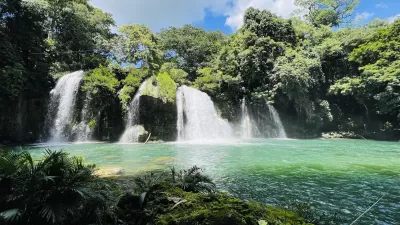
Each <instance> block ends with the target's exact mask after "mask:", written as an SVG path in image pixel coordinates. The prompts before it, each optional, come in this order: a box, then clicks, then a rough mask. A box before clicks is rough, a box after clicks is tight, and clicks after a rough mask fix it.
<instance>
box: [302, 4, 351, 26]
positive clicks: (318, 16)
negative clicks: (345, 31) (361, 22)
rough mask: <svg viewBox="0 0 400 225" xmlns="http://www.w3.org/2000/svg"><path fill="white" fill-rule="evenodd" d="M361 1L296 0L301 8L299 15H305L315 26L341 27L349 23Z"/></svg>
mask: <svg viewBox="0 0 400 225" xmlns="http://www.w3.org/2000/svg"><path fill="white" fill-rule="evenodd" d="M358 3H359V0H295V4H296V5H297V6H299V7H300V10H299V11H298V13H300V14H304V13H305V17H306V19H307V20H308V21H309V22H311V23H312V24H313V25H314V26H320V25H330V26H335V27H336V26H339V25H340V24H342V23H345V22H349V21H350V20H351V18H352V16H353V12H354V9H355V7H356V6H357V5H358Z"/></svg>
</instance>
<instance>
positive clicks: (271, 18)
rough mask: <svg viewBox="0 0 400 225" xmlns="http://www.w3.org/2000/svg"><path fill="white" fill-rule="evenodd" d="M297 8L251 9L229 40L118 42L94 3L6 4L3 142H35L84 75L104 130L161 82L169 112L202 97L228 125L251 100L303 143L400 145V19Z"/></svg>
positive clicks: (307, 5)
mask: <svg viewBox="0 0 400 225" xmlns="http://www.w3.org/2000/svg"><path fill="white" fill-rule="evenodd" d="M296 3H297V5H298V6H299V7H300V9H302V10H300V11H299V12H298V15H303V16H302V17H301V19H300V17H293V18H291V19H283V18H280V17H278V16H276V15H274V14H273V13H271V12H269V11H266V10H258V9H254V8H249V9H248V10H247V11H246V13H245V15H244V25H243V26H242V27H241V28H240V29H239V30H238V31H236V32H235V33H234V34H231V35H225V34H223V33H222V32H219V31H207V30H204V29H203V28H199V27H195V26H193V25H185V26H183V27H170V28H167V29H163V30H161V31H160V32H158V33H154V32H153V31H152V30H150V29H149V28H148V27H147V26H145V25H138V24H129V25H123V26H120V27H119V28H118V29H117V30H118V32H116V33H113V32H112V27H113V26H115V22H114V20H113V18H112V15H110V14H108V13H106V12H103V11H102V10H100V9H98V8H95V7H93V6H92V5H91V4H90V2H89V1H88V0H0V80H1V85H0V106H1V108H0V141H11V142H17V141H36V140H37V139H38V138H39V136H40V132H41V130H42V127H43V125H41V124H43V121H44V117H45V115H46V106H47V105H46V104H47V99H48V96H49V92H50V90H51V89H52V88H53V87H54V85H55V81H56V80H57V79H58V78H59V77H61V76H62V75H63V74H66V73H67V72H71V71H76V70H84V71H87V74H86V76H85V78H84V85H82V87H81V90H80V91H82V92H86V93H87V94H88V96H90V97H89V99H90V109H91V110H90V113H91V114H93V120H92V121H90V123H91V124H92V125H93V126H95V125H96V124H100V123H101V122H100V120H101V121H103V123H105V122H104V121H112V118H114V117H115V116H118V115H119V114H124V111H126V108H127V107H128V105H129V102H131V101H132V98H133V96H134V94H135V92H136V91H137V89H138V87H139V86H140V84H141V83H142V81H144V80H145V79H147V78H149V77H152V76H155V77H157V79H155V81H154V82H159V83H162V85H161V86H162V87H163V90H162V92H163V93H165V94H164V95H163V101H165V102H174V101H175V98H174V95H175V90H176V88H177V87H179V86H180V85H183V84H185V85H188V86H193V87H196V88H198V89H199V90H201V91H204V92H206V93H208V94H209V95H210V96H211V97H212V98H213V100H214V101H215V102H216V104H217V105H224V106H221V111H222V114H223V115H224V117H226V118H228V119H229V120H235V119H236V118H235V115H236V114H235V109H236V108H238V107H236V106H237V105H239V104H240V103H239V102H240V100H241V99H243V98H245V99H248V101H249V102H251V103H252V104H257V103H259V102H264V103H265V101H268V102H269V103H271V104H274V105H275V107H276V108H277V109H278V110H279V111H280V113H281V114H282V117H283V120H284V121H286V122H285V125H286V127H288V129H289V130H290V131H291V132H290V133H291V136H292V137H317V136H319V135H320V134H321V133H322V132H330V131H335V132H353V133H354V134H357V135H362V136H365V137H370V138H375V139H395V138H396V137H397V138H398V137H399V136H400V20H396V21H393V22H389V21H383V20H374V21H372V22H371V23H368V24H362V25H355V24H352V23H351V18H352V14H353V11H354V7H355V6H356V5H357V1H356V0H353V1H322V0H297V1H296ZM304 12H306V13H305V14H304ZM295 16H296V15H295ZM116 108H119V109H121V110H116Z"/></svg>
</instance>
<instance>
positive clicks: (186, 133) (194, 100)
mask: <svg viewBox="0 0 400 225" xmlns="http://www.w3.org/2000/svg"><path fill="white" fill-rule="evenodd" d="M176 103H177V110H178V122H177V128H178V141H193V140H216V139H228V138H232V135H233V130H232V127H231V125H230V124H229V123H228V122H227V121H226V120H223V119H222V118H221V117H220V116H219V115H218V114H217V111H216V110H215V107H214V103H213V101H212V100H211V98H210V96H208V95H207V94H206V93H204V92H201V91H199V90H197V89H194V88H190V87H187V86H182V87H180V88H179V89H178V91H177V96H176Z"/></svg>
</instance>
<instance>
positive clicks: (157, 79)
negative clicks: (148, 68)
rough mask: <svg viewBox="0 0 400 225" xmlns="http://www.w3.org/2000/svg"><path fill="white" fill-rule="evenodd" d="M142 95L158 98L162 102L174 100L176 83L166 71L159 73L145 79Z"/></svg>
mask: <svg viewBox="0 0 400 225" xmlns="http://www.w3.org/2000/svg"><path fill="white" fill-rule="evenodd" d="M142 95H147V96H152V97H154V98H159V99H161V100H162V101H163V102H165V103H166V102H172V103H173V102H175V97H176V84H175V82H174V81H173V80H172V79H171V78H170V77H169V75H168V74H166V73H159V74H158V75H157V76H153V77H151V78H149V79H148V80H147V81H146V84H145V86H144V87H143V90H142Z"/></svg>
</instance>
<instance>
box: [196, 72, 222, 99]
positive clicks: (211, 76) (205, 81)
mask: <svg viewBox="0 0 400 225" xmlns="http://www.w3.org/2000/svg"><path fill="white" fill-rule="evenodd" d="M197 74H199V75H200V76H199V77H197V78H196V80H195V81H194V83H193V85H194V87H195V88H198V89H200V90H202V91H205V92H208V93H211V94H214V95H215V94H216V93H217V92H218V91H219V90H220V87H221V82H222V73H221V72H220V71H213V69H211V68H208V67H206V68H203V69H200V70H198V71H197Z"/></svg>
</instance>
